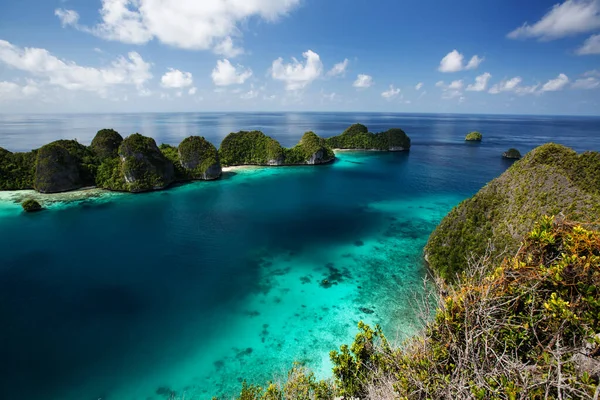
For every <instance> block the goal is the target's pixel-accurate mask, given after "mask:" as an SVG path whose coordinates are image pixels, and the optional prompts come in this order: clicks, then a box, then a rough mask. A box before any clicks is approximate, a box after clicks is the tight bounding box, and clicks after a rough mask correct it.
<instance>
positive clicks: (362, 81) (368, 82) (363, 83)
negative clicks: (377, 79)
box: [352, 74, 373, 88]
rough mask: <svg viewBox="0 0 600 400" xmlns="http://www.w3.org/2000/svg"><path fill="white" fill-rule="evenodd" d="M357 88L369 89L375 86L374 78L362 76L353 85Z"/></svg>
mask: <svg viewBox="0 0 600 400" xmlns="http://www.w3.org/2000/svg"><path fill="white" fill-rule="evenodd" d="M352 86H354V87H355V88H368V87H371V86H373V77H372V76H370V75H365V74H360V75H358V76H357V77H356V80H355V81H354V83H353V84H352Z"/></svg>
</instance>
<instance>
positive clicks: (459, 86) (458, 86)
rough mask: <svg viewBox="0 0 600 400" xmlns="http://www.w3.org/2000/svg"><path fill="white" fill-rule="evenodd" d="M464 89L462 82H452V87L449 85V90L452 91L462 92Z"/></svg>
mask: <svg viewBox="0 0 600 400" xmlns="http://www.w3.org/2000/svg"><path fill="white" fill-rule="evenodd" d="M462 88H463V81H462V80H458V81H452V82H450V85H448V89H451V90H460V89H462Z"/></svg>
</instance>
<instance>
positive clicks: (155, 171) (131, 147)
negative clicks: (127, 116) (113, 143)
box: [119, 133, 175, 192]
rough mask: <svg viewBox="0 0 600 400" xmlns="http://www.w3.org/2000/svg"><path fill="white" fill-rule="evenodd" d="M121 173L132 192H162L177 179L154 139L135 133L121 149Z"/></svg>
mask: <svg viewBox="0 0 600 400" xmlns="http://www.w3.org/2000/svg"><path fill="white" fill-rule="evenodd" d="M119 158H120V161H121V171H122V173H123V177H124V179H125V183H126V187H127V189H128V190H129V191H130V192H145V191H149V190H160V189H164V188H166V187H167V186H169V185H170V184H171V183H172V182H173V180H174V179H175V168H174V167H173V163H172V162H171V161H169V160H168V159H167V158H166V157H165V156H164V155H163V154H162V153H161V152H160V150H159V149H158V147H157V146H156V142H155V141H154V139H152V138H149V137H145V136H142V135H140V134H139V133H135V134H133V135H131V136H128V137H127V138H126V139H125V140H123V143H122V144H121V146H120V147H119Z"/></svg>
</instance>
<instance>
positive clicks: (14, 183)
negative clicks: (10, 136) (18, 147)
mask: <svg viewBox="0 0 600 400" xmlns="http://www.w3.org/2000/svg"><path fill="white" fill-rule="evenodd" d="M36 158H37V151H36V150H33V151H30V152H29V153H11V152H10V151H8V150H5V149H3V148H1V147H0V190H21V189H32V188H33V176H34V174H35V160H36Z"/></svg>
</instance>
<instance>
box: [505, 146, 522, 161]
mask: <svg viewBox="0 0 600 400" xmlns="http://www.w3.org/2000/svg"><path fill="white" fill-rule="evenodd" d="M502 157H504V158H510V159H513V160H518V159H520V158H521V152H519V150H517V149H515V148H511V149H508V150H507V151H505V152H504V153H502Z"/></svg>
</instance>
